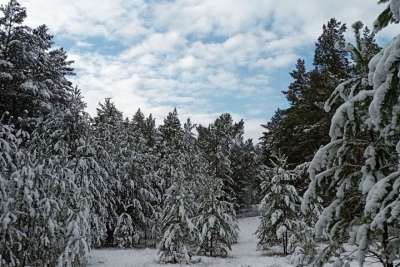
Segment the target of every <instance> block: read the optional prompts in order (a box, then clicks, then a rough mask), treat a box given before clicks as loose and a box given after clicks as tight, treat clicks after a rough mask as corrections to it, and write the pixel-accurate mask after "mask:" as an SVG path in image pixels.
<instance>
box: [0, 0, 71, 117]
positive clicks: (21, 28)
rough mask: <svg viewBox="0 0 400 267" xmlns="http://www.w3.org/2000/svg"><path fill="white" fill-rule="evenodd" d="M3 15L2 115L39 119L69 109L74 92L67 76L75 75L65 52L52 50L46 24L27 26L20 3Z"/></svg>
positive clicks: (0, 59)
mask: <svg viewBox="0 0 400 267" xmlns="http://www.w3.org/2000/svg"><path fill="white" fill-rule="evenodd" d="M0 12H1V13H2V16H1V17H0V47H1V50H0V63H1V64H0V73H1V75H0V87H1V90H0V114H2V113H3V112H4V111H9V112H10V113H11V115H12V116H13V118H14V122H15V123H17V122H18V117H23V116H25V112H26V111H27V112H28V116H29V117H38V116H42V115H44V114H48V113H49V112H51V110H52V108H54V107H57V106H65V105H66V104H67V102H68V94H69V92H70V91H72V89H73V88H72V87H71V82H70V81H68V80H67V79H66V76H67V75H71V74H73V72H72V68H71V67H70V64H71V62H70V61H68V60H67V55H66V53H65V51H64V50H63V49H52V45H53V37H52V36H51V35H50V34H49V33H48V29H47V27H46V26H44V25H42V26H39V27H38V28H36V29H31V28H30V27H28V26H25V25H23V22H24V20H25V18H26V10H25V8H23V7H21V6H20V4H19V3H18V2H17V1H16V0H10V1H9V2H8V3H7V4H6V5H4V6H1V8H0Z"/></svg>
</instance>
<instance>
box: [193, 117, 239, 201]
mask: <svg viewBox="0 0 400 267" xmlns="http://www.w3.org/2000/svg"><path fill="white" fill-rule="evenodd" d="M243 127H244V126H243V121H239V122H237V123H234V122H233V120H232V116H231V115H230V114H228V113H225V114H222V115H221V116H219V118H217V119H216V120H215V122H214V123H212V124H210V125H209V126H208V127H207V128H205V127H203V126H199V127H197V131H198V133H199V137H198V142H199V146H200V147H201V148H202V150H203V151H204V153H205V154H206V157H207V160H208V163H209V174H208V175H211V176H214V177H216V178H219V179H222V181H223V183H224V186H223V190H224V191H225V192H226V194H225V197H226V198H227V200H229V201H231V202H235V201H236V192H235V191H234V188H233V187H234V186H235V181H234V180H233V178H232V175H233V171H232V167H231V151H232V146H233V144H234V142H235V140H237V139H240V138H241V136H242V135H243Z"/></svg>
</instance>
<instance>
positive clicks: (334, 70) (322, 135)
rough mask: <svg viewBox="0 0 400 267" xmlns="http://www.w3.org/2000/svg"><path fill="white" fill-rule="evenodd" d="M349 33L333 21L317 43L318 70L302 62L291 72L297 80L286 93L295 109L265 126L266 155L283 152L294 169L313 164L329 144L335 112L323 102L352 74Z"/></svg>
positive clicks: (344, 27) (280, 114) (326, 26)
mask: <svg viewBox="0 0 400 267" xmlns="http://www.w3.org/2000/svg"><path fill="white" fill-rule="evenodd" d="M345 30H346V26H345V25H343V24H342V23H340V22H339V21H337V20H336V19H331V20H329V21H328V23H327V24H325V25H323V31H322V34H321V35H320V37H319V38H318V42H317V43H316V44H315V46H316V48H315V54H314V62H313V65H314V68H313V69H312V70H310V71H307V70H306V68H305V64H304V61H303V60H301V59H300V60H298V62H297V64H296V69H295V70H293V71H292V72H291V73H290V75H291V76H292V78H293V81H292V82H291V83H290V85H289V86H288V89H287V90H285V91H284V92H283V93H284V94H285V95H286V98H287V99H288V101H289V102H290V103H291V106H290V107H289V108H288V109H285V110H278V111H277V112H276V114H275V115H274V118H273V121H271V123H269V124H267V125H266V126H265V127H266V129H267V132H266V133H265V134H264V137H263V140H262V141H263V143H264V145H263V147H264V148H266V149H268V150H269V151H265V152H263V154H265V155H267V154H270V155H271V154H274V153H278V151H280V152H281V153H283V154H286V155H287V156H288V164H289V166H290V167H291V168H294V167H295V166H297V165H299V164H302V163H304V162H306V161H310V160H311V159H312V157H313V155H314V153H315V152H316V151H317V150H318V148H319V147H320V146H321V145H324V144H326V143H328V142H329V138H328V135H327V134H328V131H329V123H330V120H331V117H332V115H333V113H332V112H330V113H326V112H324V110H323V103H324V101H325V100H326V99H327V98H328V97H329V96H330V95H331V93H332V92H333V91H334V89H335V88H336V86H337V85H338V84H339V83H341V82H342V81H343V80H344V79H347V78H349V75H350V73H351V72H352V68H351V66H350V63H349V60H348V52H347V50H346V49H345V39H344V32H345ZM265 142H270V143H269V144H265ZM266 164H268V163H266Z"/></svg>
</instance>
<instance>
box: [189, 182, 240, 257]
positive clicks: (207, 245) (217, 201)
mask: <svg viewBox="0 0 400 267" xmlns="http://www.w3.org/2000/svg"><path fill="white" fill-rule="evenodd" d="M222 186H223V182H222V180H221V179H220V178H216V177H211V176H208V177H205V178H204V179H203V180H202V186H201V187H200V189H201V192H202V195H201V196H200V201H199V202H200V203H199V204H200V207H199V211H198V215H197V216H196V218H195V224H196V227H197V229H198V235H199V237H198V240H199V249H198V250H199V253H200V254H202V255H206V256H211V257H216V256H224V257H225V256H227V255H228V253H229V251H230V250H231V246H232V244H233V243H234V242H236V238H237V232H238V226H237V221H236V217H235V216H234V215H235V210H234V207H233V205H232V203H229V202H227V201H226V200H224V199H225V198H224V194H225V192H224V191H223V190H222Z"/></svg>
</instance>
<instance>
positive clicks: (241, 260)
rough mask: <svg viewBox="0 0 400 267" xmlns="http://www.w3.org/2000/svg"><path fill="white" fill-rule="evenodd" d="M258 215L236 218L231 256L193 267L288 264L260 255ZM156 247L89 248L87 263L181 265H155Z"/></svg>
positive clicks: (138, 266) (100, 265)
mask: <svg viewBox="0 0 400 267" xmlns="http://www.w3.org/2000/svg"><path fill="white" fill-rule="evenodd" d="M258 223H259V221H258V217H251V218H242V219H239V228H240V233H239V240H238V241H239V242H238V243H237V244H236V245H234V246H233V248H232V252H231V254H230V257H227V258H211V257H201V262H200V263H197V264H194V265H191V266H196V267H206V266H216V267H269V266H271V267H272V266H274V264H276V265H275V266H278V265H277V264H279V265H280V266H291V265H290V264H289V261H288V259H286V258H281V257H266V256H262V253H261V251H257V237H256V236H255V235H254V232H255V231H256V229H257V226H258ZM156 259H157V250H155V249H96V250H93V251H92V254H91V257H90V260H89V262H90V264H89V266H93V267H155V266H165V267H166V266H175V267H177V266H180V265H179V264H173V265H172V264H171V265H169V264H158V263H157V262H156Z"/></svg>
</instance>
